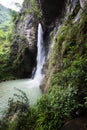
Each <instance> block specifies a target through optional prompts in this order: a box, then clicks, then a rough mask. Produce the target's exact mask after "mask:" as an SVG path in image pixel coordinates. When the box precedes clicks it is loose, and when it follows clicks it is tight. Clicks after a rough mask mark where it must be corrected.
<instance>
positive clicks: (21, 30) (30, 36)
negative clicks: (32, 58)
mask: <svg viewBox="0 0 87 130" xmlns="http://www.w3.org/2000/svg"><path fill="white" fill-rule="evenodd" d="M17 33H18V34H19V35H20V36H22V37H25V39H26V42H27V44H28V46H29V49H31V50H32V51H34V50H35V49H36V44H37V21H36V19H35V18H34V16H33V14H30V15H29V14H27V15H26V16H25V17H24V20H23V21H19V22H18V23H17Z"/></svg>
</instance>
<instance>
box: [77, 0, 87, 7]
mask: <svg viewBox="0 0 87 130" xmlns="http://www.w3.org/2000/svg"><path fill="white" fill-rule="evenodd" d="M79 1H80V6H81V8H84V7H85V5H86V4H87V0H79Z"/></svg>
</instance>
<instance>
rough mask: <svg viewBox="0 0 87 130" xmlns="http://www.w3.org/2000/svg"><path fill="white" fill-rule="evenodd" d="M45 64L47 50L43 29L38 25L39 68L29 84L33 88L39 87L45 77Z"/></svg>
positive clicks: (37, 67)
mask: <svg viewBox="0 0 87 130" xmlns="http://www.w3.org/2000/svg"><path fill="white" fill-rule="evenodd" d="M44 62H45V48H44V42H43V29H42V26H41V24H40V23H39V25H38V40H37V66H36V72H35V74H34V78H33V79H32V80H30V81H29V84H31V86H33V87H35V86H36V87H39V86H40V83H41V81H42V79H43V77H44V74H43V65H44Z"/></svg>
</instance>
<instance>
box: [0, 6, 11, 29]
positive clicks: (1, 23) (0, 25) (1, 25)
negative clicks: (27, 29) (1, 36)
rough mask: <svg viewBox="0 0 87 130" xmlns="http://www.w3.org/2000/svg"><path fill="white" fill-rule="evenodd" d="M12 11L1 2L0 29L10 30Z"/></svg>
mask: <svg viewBox="0 0 87 130" xmlns="http://www.w3.org/2000/svg"><path fill="white" fill-rule="evenodd" d="M10 13H11V11H10V10H9V9H7V8H5V7H4V6H2V5H1V4H0V30H5V31H7V30H8V27H9V25H10V24H9V23H10V21H11V15H10Z"/></svg>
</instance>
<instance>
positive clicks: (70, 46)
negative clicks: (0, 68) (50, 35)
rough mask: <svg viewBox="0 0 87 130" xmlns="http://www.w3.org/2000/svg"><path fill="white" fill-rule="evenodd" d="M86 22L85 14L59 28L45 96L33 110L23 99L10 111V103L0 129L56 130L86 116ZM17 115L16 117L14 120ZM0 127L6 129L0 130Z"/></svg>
mask: <svg viewBox="0 0 87 130" xmlns="http://www.w3.org/2000/svg"><path fill="white" fill-rule="evenodd" d="M86 23H87V15H86V13H84V14H83V15H82V19H81V20H80V21H79V22H78V23H77V22H76V23H74V24H73V20H72V21H71V23H67V21H66V23H65V24H64V25H63V26H62V27H61V28H60V30H59V33H58V36H57V37H56V38H55V46H54V50H53V53H52V56H51V59H50V67H49V70H50V69H51V73H52V75H51V77H48V78H50V89H49V91H48V93H47V94H44V95H43V96H42V97H41V99H40V100H39V101H38V102H37V104H36V105H35V106H33V107H30V106H29V103H26V101H27V100H25V101H24V102H23V100H21V101H17V102H16V103H15V104H16V108H18V109H16V110H15V111H14V108H15V107H13V104H14V102H13V101H12V102H11V103H10V108H9V111H8V114H11V113H13V116H11V121H9V120H8V118H6V117H5V118H4V120H3V121H1V130H6V129H7V130H19V129H20V130H58V129H60V128H61V126H62V125H63V124H64V123H65V122H66V121H68V120H70V119H72V118H75V117H79V116H84V115H85V116H86V113H87V65H86V64H87V58H86V57H87V50H86V49H87V40H86V35H87V30H86ZM70 25H72V26H70ZM79 37H80V38H79ZM59 63H61V64H59ZM24 96H25V95H24ZM23 99H26V98H24V97H23ZM18 106H19V107H18ZM21 106H22V107H21ZM25 106H26V107H25ZM23 108H26V109H23ZM20 111H21V113H20ZM17 113H19V114H18V115H17V117H16V119H14V115H15V114H17ZM9 117H10V116H9ZM2 124H4V125H2ZM3 126H4V127H5V126H6V127H5V128H4V129H3Z"/></svg>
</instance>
